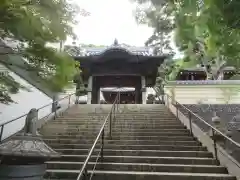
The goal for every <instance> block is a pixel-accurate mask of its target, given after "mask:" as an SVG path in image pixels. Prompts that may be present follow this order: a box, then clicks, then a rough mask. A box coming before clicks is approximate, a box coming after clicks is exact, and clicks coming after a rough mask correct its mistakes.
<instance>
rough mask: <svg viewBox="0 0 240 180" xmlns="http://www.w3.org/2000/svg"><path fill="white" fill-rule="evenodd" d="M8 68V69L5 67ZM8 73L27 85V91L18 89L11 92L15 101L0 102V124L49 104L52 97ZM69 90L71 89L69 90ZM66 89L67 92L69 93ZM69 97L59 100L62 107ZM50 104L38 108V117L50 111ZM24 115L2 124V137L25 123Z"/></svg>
mask: <svg viewBox="0 0 240 180" xmlns="http://www.w3.org/2000/svg"><path fill="white" fill-rule="evenodd" d="M0 67H1V69H3V68H5V69H6V67H4V66H3V65H1V64H0ZM7 70H8V69H7ZM8 72H9V75H11V76H12V77H13V78H14V79H15V80H16V81H17V82H19V83H20V84H21V85H23V86H25V87H27V88H28V89H29V91H26V90H22V89H20V91H19V93H17V94H11V97H12V99H13V100H14V101H15V102H16V103H11V104H9V105H5V104H1V103H0V124H2V123H5V122H8V121H11V120H12V119H14V118H18V117H20V116H22V115H24V114H26V113H28V112H29V111H30V110H31V109H32V108H36V109H38V108H40V107H43V106H44V105H46V104H51V103H52V99H51V98H50V97H48V96H47V95H45V94H44V93H42V92H41V91H39V90H38V89H36V88H35V87H34V86H32V85H31V84H29V83H28V82H27V81H25V80H23V79H22V78H21V77H19V76H18V75H16V74H15V73H13V72H11V71H9V70H8ZM70 92H71V91H70ZM70 92H69V91H68V93H67V94H69V93H70ZM64 96H66V94H61V95H60V97H64ZM75 99H76V98H75V96H71V99H70V103H71V104H73V103H74V101H75ZM68 102H69V99H68V98H66V99H64V100H62V101H60V103H59V104H61V106H62V107H64V106H67V105H68ZM51 108H52V106H51V105H49V106H47V107H45V108H43V109H41V110H39V113H38V118H39V119H41V118H43V117H46V116H47V115H49V114H50V113H51ZM25 118H26V116H24V117H22V118H20V119H18V120H16V121H14V122H11V123H9V124H7V125H5V126H4V128H3V139H5V138H7V137H9V136H10V135H12V134H14V133H16V132H17V131H19V130H21V129H22V128H23V126H24V124H25ZM0 128H1V127H0Z"/></svg>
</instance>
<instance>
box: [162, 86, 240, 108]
mask: <svg viewBox="0 0 240 180" xmlns="http://www.w3.org/2000/svg"><path fill="white" fill-rule="evenodd" d="M165 92H166V93H167V94H169V95H171V96H173V97H175V100H177V101H178V102H179V103H181V104H199V103H201V104H240V85H225V86H220V85H174V86H166V87H165Z"/></svg>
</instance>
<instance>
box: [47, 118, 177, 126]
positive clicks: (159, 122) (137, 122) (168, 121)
mask: <svg viewBox="0 0 240 180" xmlns="http://www.w3.org/2000/svg"><path fill="white" fill-rule="evenodd" d="M102 122H104V121H103V120H87V121H86V120H79V119H76V120H75V121H74V120H69V119H63V120H58V119H56V120H54V121H50V122H49V123H53V124H59V123H68V124H95V123H102ZM112 123H114V124H134V125H135V124H146V123H147V124H156V125H158V124H181V122H180V121H177V120H154V121H153V120H143V121H137V120H126V121H125V120H124V121H123V120H118V119H117V120H113V121H112Z"/></svg>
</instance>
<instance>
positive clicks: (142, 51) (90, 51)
mask: <svg viewBox="0 0 240 180" xmlns="http://www.w3.org/2000/svg"><path fill="white" fill-rule="evenodd" d="M110 50H119V51H126V52H128V53H130V54H134V55H142V56H153V53H152V51H151V49H150V48H147V47H123V46H120V45H119V46H110V47H101V48H85V49H84V50H83V56H92V55H100V54H103V53H104V52H106V51H110Z"/></svg>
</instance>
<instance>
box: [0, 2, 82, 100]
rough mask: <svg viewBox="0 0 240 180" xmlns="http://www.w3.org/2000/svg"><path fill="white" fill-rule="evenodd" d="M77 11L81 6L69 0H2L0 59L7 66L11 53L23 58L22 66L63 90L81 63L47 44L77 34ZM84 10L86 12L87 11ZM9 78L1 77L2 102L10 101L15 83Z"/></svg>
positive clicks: (58, 41) (45, 81) (48, 83)
mask: <svg viewBox="0 0 240 180" xmlns="http://www.w3.org/2000/svg"><path fill="white" fill-rule="evenodd" d="M78 12H79V7H78V6H76V5H75V4H73V3H69V1H67V0H58V1H55V0H43V1H38V0H1V3H0V38H1V44H0V46H1V47H0V62H1V63H3V64H5V65H6V66H7V65H8V64H9V61H8V57H7V56H8V55H10V54H11V55H14V56H21V57H24V58H26V66H24V67H21V68H26V69H27V70H29V69H31V70H32V71H34V72H35V73H36V74H37V75H38V76H40V78H41V79H42V80H43V84H44V85H45V86H47V87H48V88H50V89H51V90H52V91H54V92H60V91H62V90H63V89H64V87H66V86H67V85H68V84H69V82H71V81H72V79H73V76H74V75H75V74H76V72H77V71H78V68H76V67H77V66H78V64H77V66H76V63H75V61H74V60H73V59H72V58H71V57H70V56H69V55H68V54H67V53H64V52H59V51H57V50H56V48H51V47H49V46H47V43H59V44H60V43H61V42H63V41H65V40H66V38H67V36H72V37H74V33H73V25H74V24H76V23H77V22H76V21H75V16H76V15H77V13H78ZM80 12H81V11H80ZM83 13H85V14H83V15H86V12H85V11H83ZM3 42H5V43H3ZM7 42H15V43H16V44H17V46H16V47H15V48H14V49H13V48H9V45H8V43H7ZM6 55H7V56H6ZM8 81H9V78H6V77H4V76H2V77H1V81H0V85H1V87H2V88H0V92H1V93H0V96H1V97H0V98H1V99H3V100H2V102H9V101H11V99H9V97H10V96H9V95H8V92H11V91H9V89H11V86H12V85H11V84H14V83H15V82H14V83H7V82H8ZM12 82H13V81H12ZM16 87H21V86H20V85H18V86H16ZM16 89H18V88H16ZM2 92H4V93H2ZM3 94H4V95H3ZM5 97H7V98H5Z"/></svg>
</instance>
